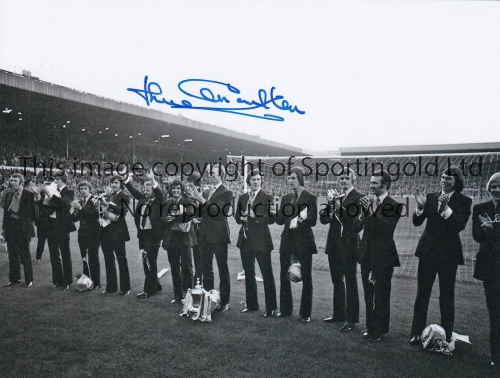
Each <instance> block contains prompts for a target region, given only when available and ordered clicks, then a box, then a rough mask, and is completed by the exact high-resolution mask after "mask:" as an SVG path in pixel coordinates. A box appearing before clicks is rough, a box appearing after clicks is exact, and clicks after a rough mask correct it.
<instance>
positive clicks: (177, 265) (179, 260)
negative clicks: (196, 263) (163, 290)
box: [167, 231, 193, 299]
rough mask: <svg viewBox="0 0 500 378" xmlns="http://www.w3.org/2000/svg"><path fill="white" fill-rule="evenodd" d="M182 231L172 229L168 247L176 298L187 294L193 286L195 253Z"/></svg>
mask: <svg viewBox="0 0 500 378" xmlns="http://www.w3.org/2000/svg"><path fill="white" fill-rule="evenodd" d="M179 233H180V231H172V238H171V239H170V244H169V245H168V248H167V254H168V262H169V263H170V269H171V270H172V284H173V286H174V298H176V299H180V298H184V297H185V296H186V292H187V291H188V289H190V288H192V287H193V255H192V250H191V247H190V246H188V245H186V243H185V242H184V238H183V235H179Z"/></svg>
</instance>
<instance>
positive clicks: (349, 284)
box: [328, 254, 359, 324]
mask: <svg viewBox="0 0 500 378" xmlns="http://www.w3.org/2000/svg"><path fill="white" fill-rule="evenodd" d="M328 265H329V266H330V276H331V278H332V283H333V318H334V319H335V320H338V321H348V322H349V323H353V324H354V323H358V322H359V295H358V280H357V278H356V274H357V268H358V263H357V262H356V260H353V261H339V259H338V258H335V257H334V256H333V255H332V254H329V255H328Z"/></svg>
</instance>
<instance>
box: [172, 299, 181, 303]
mask: <svg viewBox="0 0 500 378" xmlns="http://www.w3.org/2000/svg"><path fill="white" fill-rule="evenodd" d="M176 302H181V299H180V298H174V299H172V300H171V301H170V303H176Z"/></svg>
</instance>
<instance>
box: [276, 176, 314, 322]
mask: <svg viewBox="0 0 500 378" xmlns="http://www.w3.org/2000/svg"><path fill="white" fill-rule="evenodd" d="M287 181H288V185H289V187H290V189H291V190H292V193H289V194H286V195H285V196H283V198H282V199H281V205H280V208H279V211H278V214H277V218H276V223H277V224H279V225H284V226H285V227H284V229H283V232H282V233H281V244H280V265H281V271H280V282H281V288H280V310H281V312H279V313H277V314H276V317H286V316H291V315H292V311H293V299H292V287H291V284H290V280H289V279H288V268H289V267H290V264H291V260H292V257H293V258H294V259H297V260H298V262H299V263H300V265H301V274H302V284H303V285H302V298H301V301H300V316H301V318H302V322H304V323H309V322H310V321H311V309H312V295H313V285H312V274H311V270H312V255H313V254H315V253H317V252H318V251H317V249H316V242H315V241H314V234H313V231H312V228H311V227H314V226H316V222H317V219H318V205H317V198H316V196H315V195H314V194H312V193H309V192H308V191H307V190H305V188H304V170H303V169H302V168H300V167H295V168H292V169H291V170H290V173H289V175H288V176H287Z"/></svg>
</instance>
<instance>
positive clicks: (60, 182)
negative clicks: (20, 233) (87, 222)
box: [39, 171, 76, 291]
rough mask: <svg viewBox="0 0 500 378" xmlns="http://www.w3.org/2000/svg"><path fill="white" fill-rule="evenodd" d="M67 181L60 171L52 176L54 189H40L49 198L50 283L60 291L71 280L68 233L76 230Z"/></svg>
mask: <svg viewBox="0 0 500 378" xmlns="http://www.w3.org/2000/svg"><path fill="white" fill-rule="evenodd" d="M67 181H68V175H67V173H66V172H64V171H60V172H58V173H56V175H55V177H54V183H55V184H56V185H57V188H56V189H50V188H49V186H46V185H42V190H43V192H44V193H45V196H46V198H47V199H48V200H49V203H48V206H49V208H50V215H49V235H48V239H47V241H48V244H49V252H50V263H51V265H52V283H53V284H54V286H53V287H59V288H60V290H61V291H64V290H69V287H70V285H71V283H72V282H73V270H72V263H71V251H70V246H69V233H70V232H73V231H76V227H75V225H74V223H73V219H72V215H71V214H70V210H71V202H72V201H73V198H74V197H75V194H74V192H73V190H71V189H69V188H68V187H67V186H66V183H67ZM39 203H40V202H39ZM61 260H62V264H61Z"/></svg>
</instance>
